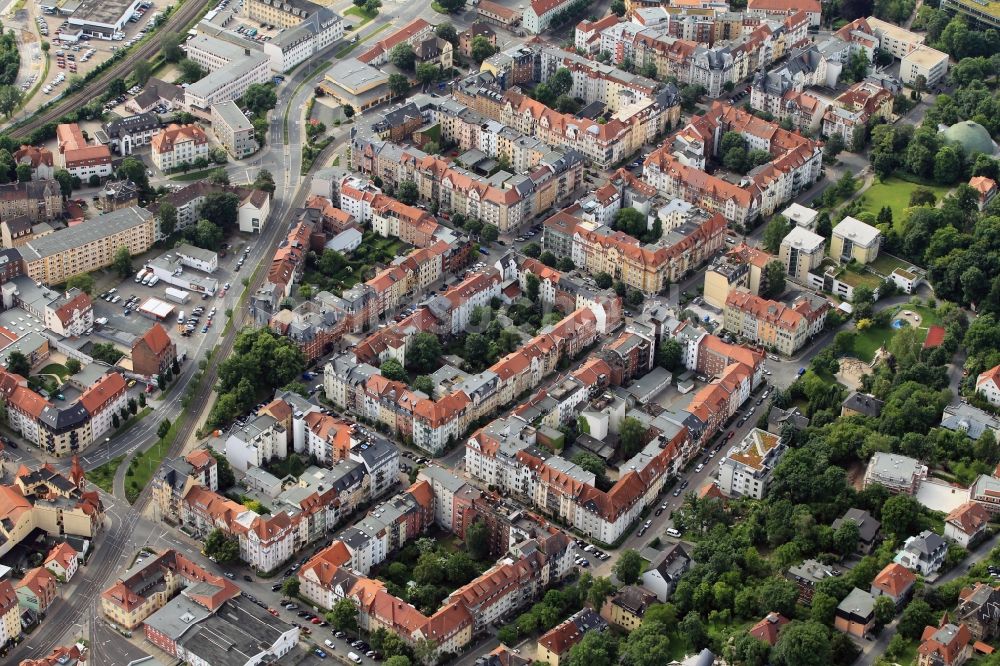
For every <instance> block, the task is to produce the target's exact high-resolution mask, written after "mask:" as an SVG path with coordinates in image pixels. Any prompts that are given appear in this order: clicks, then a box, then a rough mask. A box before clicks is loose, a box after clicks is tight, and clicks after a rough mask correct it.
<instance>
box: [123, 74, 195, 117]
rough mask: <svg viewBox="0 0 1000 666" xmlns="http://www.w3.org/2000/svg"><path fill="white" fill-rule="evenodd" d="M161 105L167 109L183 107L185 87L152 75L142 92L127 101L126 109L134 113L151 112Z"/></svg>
mask: <svg viewBox="0 0 1000 666" xmlns="http://www.w3.org/2000/svg"><path fill="white" fill-rule="evenodd" d="M161 106H162V107H163V108H166V109H180V108H181V107H183V106H184V88H182V87H180V86H179V85H176V84H174V83H167V82H166V81H161V80H160V79H157V78H156V77H150V79H149V80H148V81H146V85H145V86H143V88H142V92H140V93H139V94H138V95H136V96H135V97H133V98H132V99H130V100H128V101H127V102H125V109H126V110H128V111H131V112H132V113H149V112H150V111H154V110H156V109H157V107H161Z"/></svg>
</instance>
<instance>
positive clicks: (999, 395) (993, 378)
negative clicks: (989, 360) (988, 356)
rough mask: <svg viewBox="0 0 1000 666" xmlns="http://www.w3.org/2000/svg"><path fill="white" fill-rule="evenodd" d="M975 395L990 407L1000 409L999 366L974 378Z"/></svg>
mask: <svg viewBox="0 0 1000 666" xmlns="http://www.w3.org/2000/svg"><path fill="white" fill-rule="evenodd" d="M976 393H978V394H980V395H981V396H983V397H984V398H986V400H988V401H989V403H990V404H991V405H994V406H997V407H1000V365H995V366H993V367H992V368H990V369H989V370H987V371H986V372H984V373H982V374H981V375H979V377H977V378H976Z"/></svg>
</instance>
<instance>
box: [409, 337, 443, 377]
mask: <svg viewBox="0 0 1000 666" xmlns="http://www.w3.org/2000/svg"><path fill="white" fill-rule="evenodd" d="M443 353H444V350H443V349H442V348H441V341H440V340H438V338H437V336H436V335H434V334H432V333H418V334H416V335H415V336H413V339H412V340H411V341H410V346H409V350H408V351H407V353H406V365H407V367H409V368H410V370H412V371H413V372H416V373H425V374H426V373H429V372H433V371H434V370H436V369H437V368H439V367H440V366H441V355H442V354H443Z"/></svg>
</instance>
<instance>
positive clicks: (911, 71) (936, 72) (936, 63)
mask: <svg viewBox="0 0 1000 666" xmlns="http://www.w3.org/2000/svg"><path fill="white" fill-rule="evenodd" d="M947 73H948V54H947V53H943V52H941V51H938V50H937V49H932V48H931V47H929V46H925V45H920V46H918V47H916V48H915V49H913V50H912V51H910V52H909V53H907V54H906V55H905V56H903V57H902V59H901V60H900V61H899V78H900V80H902V81H903V83H905V84H907V85H909V86H915V85H916V83H917V81H918V79H919V78H920V77H923V80H924V81H923V85H924V87H927V86H935V85H937V84H938V83H940V82H941V80H942V79H943V78H944V77H945V75H946V74H947Z"/></svg>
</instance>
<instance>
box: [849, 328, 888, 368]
mask: <svg viewBox="0 0 1000 666" xmlns="http://www.w3.org/2000/svg"><path fill="white" fill-rule="evenodd" d="M895 333H896V331H895V330H894V329H893V328H892V326H885V327H876V326H872V327H870V328H868V329H867V330H865V331H859V332H858V337H857V338H856V339H855V340H854V355H855V356H857V357H858V358H860V359H861V360H862V361H864V362H865V363H871V360H872V359H873V358H875V352H876V351H877V350H878V348H879V347H881V346H882V345H884V344H888V342H889V339H890V338H892V336H893V335H894V334H895Z"/></svg>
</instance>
